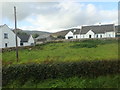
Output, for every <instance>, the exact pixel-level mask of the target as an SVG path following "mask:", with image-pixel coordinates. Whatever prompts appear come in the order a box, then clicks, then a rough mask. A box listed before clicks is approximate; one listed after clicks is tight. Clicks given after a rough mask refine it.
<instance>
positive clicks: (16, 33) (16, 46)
mask: <svg viewBox="0 0 120 90" xmlns="http://www.w3.org/2000/svg"><path fill="white" fill-rule="evenodd" d="M14 17H15V40H16V61H17V62H18V59H19V57H18V40H17V19H16V7H15V6H14Z"/></svg>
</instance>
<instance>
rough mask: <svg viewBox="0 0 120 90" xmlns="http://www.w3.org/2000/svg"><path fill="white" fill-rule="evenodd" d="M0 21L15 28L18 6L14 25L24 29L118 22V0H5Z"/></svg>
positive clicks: (55, 28) (53, 30) (55, 29)
mask: <svg viewBox="0 0 120 90" xmlns="http://www.w3.org/2000/svg"><path fill="white" fill-rule="evenodd" d="M2 6H3V7H2V22H0V24H7V25H8V26H9V27H10V28H14V12H13V7H14V6H16V8H17V20H18V22H17V25H18V28H20V29H23V30H39V31H47V32H57V31H60V30H63V29H67V28H72V27H78V28H79V27H80V26H82V25H94V24H98V23H102V24H110V23H111V24H113V23H115V24H117V20H118V3H117V2H70V1H64V2H14V3H13V2H6V3H3V4H2Z"/></svg>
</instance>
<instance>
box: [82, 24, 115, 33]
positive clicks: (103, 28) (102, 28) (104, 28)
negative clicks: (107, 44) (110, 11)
mask: <svg viewBox="0 0 120 90" xmlns="http://www.w3.org/2000/svg"><path fill="white" fill-rule="evenodd" d="M89 30H92V31H93V32H94V33H96V34H97V33H105V32H110V31H114V24H109V25H93V26H83V27H82V29H81V34H86V33H87V32H88V31H89Z"/></svg>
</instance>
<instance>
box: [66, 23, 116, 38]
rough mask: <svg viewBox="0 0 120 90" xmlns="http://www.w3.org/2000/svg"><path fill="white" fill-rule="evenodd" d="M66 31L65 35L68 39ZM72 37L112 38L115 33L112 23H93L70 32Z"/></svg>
mask: <svg viewBox="0 0 120 90" xmlns="http://www.w3.org/2000/svg"><path fill="white" fill-rule="evenodd" d="M69 33H70V32H68V33H67V34H66V35H65V37H66V39H69V38H67V37H69ZM72 34H73V39H79V38H80V39H82V38H114V37H115V35H116V31H115V26H114V24H110V25H93V26H83V27H82V28H81V29H77V30H76V32H72V33H71V35H72Z"/></svg>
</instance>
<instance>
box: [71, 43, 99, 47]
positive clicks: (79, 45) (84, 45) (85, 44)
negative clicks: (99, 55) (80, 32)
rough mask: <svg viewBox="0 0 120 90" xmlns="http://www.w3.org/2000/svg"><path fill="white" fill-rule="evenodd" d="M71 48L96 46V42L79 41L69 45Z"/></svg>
mask: <svg viewBox="0 0 120 90" xmlns="http://www.w3.org/2000/svg"><path fill="white" fill-rule="evenodd" d="M70 47H72V48H96V47H97V44H94V43H79V44H75V45H73V46H70Z"/></svg>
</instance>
